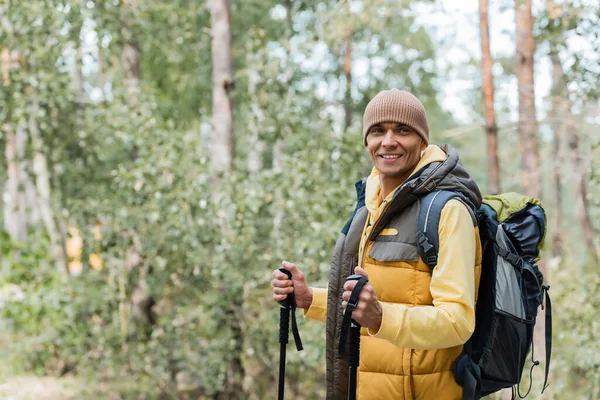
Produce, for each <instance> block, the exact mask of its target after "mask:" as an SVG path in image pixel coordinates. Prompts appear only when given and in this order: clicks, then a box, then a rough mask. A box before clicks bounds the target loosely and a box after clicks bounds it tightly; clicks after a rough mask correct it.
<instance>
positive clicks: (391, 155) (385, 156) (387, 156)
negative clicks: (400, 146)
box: [379, 154, 402, 160]
mask: <svg viewBox="0 0 600 400" xmlns="http://www.w3.org/2000/svg"><path fill="white" fill-rule="evenodd" d="M379 157H381V158H385V159H386V160H390V159H394V158H400V157H402V154H380V155H379Z"/></svg>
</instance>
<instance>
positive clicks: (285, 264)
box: [281, 261, 298, 275]
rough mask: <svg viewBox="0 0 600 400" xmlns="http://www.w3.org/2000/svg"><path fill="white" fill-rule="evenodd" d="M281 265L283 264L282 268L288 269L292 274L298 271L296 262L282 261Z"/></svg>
mask: <svg viewBox="0 0 600 400" xmlns="http://www.w3.org/2000/svg"><path fill="white" fill-rule="evenodd" d="M281 265H282V266H283V268H285V269H287V270H288V271H290V272H291V273H292V275H294V272H297V271H298V267H296V264H292V263H291V262H289V261H282V262H281Z"/></svg>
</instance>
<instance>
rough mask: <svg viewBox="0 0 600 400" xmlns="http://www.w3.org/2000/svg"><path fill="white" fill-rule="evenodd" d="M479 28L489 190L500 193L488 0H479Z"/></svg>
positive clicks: (491, 192)
mask: <svg viewBox="0 0 600 400" xmlns="http://www.w3.org/2000/svg"><path fill="white" fill-rule="evenodd" d="M479 29H480V33H481V76H482V80H483V112H484V115H485V133H486V137H487V148H488V151H487V154H488V191H489V193H490V194H497V193H500V174H499V166H498V127H497V126H496V113H495V111H494V79H493V77H492V55H491V52H490V34H489V27H488V0H479Z"/></svg>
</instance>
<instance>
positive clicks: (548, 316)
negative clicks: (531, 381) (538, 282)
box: [542, 285, 552, 393]
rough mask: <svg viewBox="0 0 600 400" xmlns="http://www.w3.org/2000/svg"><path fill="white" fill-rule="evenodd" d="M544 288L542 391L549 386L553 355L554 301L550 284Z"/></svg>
mask: <svg viewBox="0 0 600 400" xmlns="http://www.w3.org/2000/svg"><path fill="white" fill-rule="evenodd" d="M542 290H543V292H544V294H545V297H546V316H545V319H546V372H545V376H544V386H542V393H544V390H546V388H547V387H548V373H549V372H550V356H551V355H552V302H551V301H550V296H549V295H548V290H550V285H543V286H542Z"/></svg>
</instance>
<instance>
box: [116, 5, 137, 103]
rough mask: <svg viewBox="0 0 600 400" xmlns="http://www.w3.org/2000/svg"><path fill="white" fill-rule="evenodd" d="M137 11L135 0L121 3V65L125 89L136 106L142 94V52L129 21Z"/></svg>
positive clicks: (130, 100)
mask: <svg viewBox="0 0 600 400" xmlns="http://www.w3.org/2000/svg"><path fill="white" fill-rule="evenodd" d="M135 9H136V2H135V0H131V1H123V2H121V15H120V19H121V20H120V24H121V40H122V41H123V49H122V50H121V65H122V67H123V77H124V81H125V88H126V90H127V96H128V100H129V102H130V104H135V103H136V102H137V100H138V97H139V94H140V92H141V77H142V73H141V68H140V61H141V52H140V45H139V43H138V41H137V39H136V37H135V35H134V34H133V32H132V31H131V29H130V27H129V21H130V20H133V18H134V16H133V15H132V14H133V13H134V12H135Z"/></svg>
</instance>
